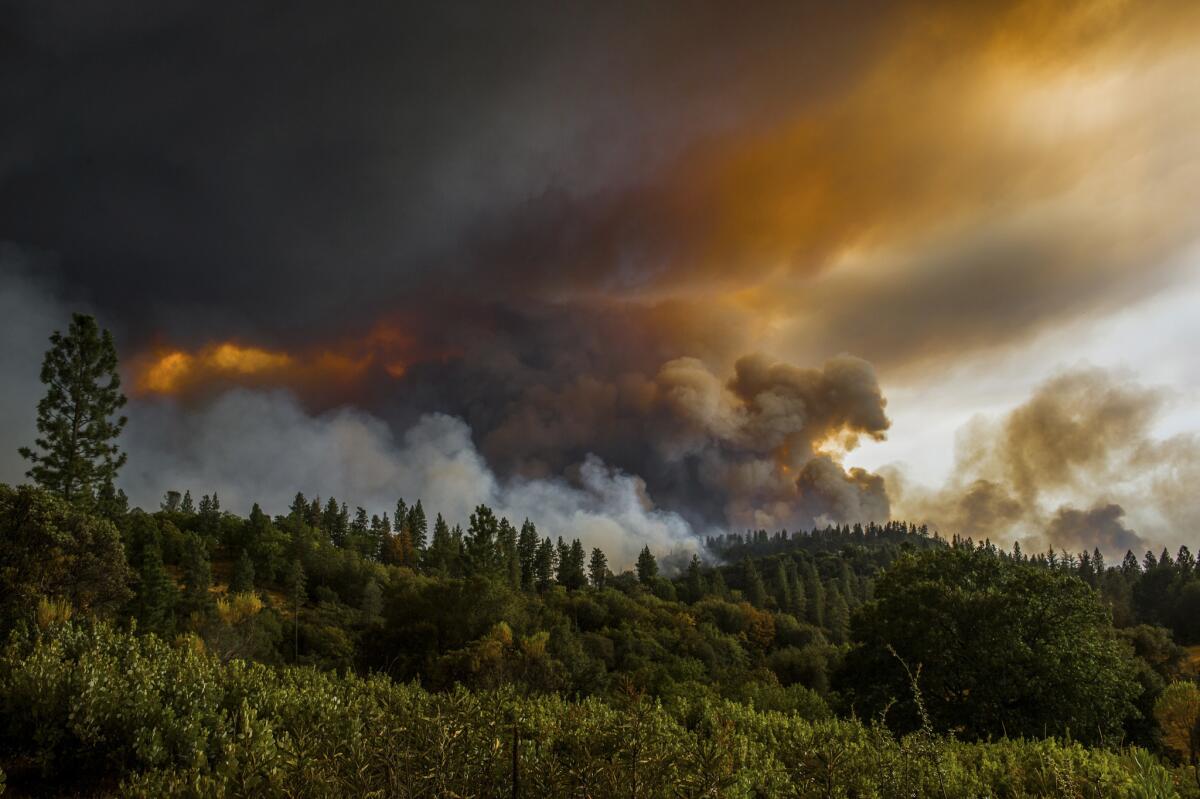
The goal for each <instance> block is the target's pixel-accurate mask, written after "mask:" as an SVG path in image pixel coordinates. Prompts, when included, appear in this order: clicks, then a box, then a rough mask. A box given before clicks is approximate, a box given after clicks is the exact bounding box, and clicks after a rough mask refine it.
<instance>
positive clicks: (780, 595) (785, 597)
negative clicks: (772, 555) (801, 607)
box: [773, 560, 792, 613]
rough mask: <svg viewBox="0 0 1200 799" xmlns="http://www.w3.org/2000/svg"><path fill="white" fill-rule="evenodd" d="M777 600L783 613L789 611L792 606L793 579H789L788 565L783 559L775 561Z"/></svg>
mask: <svg viewBox="0 0 1200 799" xmlns="http://www.w3.org/2000/svg"><path fill="white" fill-rule="evenodd" d="M774 582H775V585H774V586H773V587H774V589H775V602H776V604H777V605H778V606H779V610H780V612H781V613H788V612H790V611H791V608H792V581H791V580H789V579H788V573H787V567H786V566H784V564H783V560H777V561H776V562H775V580H774Z"/></svg>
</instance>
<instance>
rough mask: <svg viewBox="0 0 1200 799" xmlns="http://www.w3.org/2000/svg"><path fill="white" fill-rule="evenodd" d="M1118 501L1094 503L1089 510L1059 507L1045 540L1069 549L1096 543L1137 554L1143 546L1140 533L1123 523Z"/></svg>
mask: <svg viewBox="0 0 1200 799" xmlns="http://www.w3.org/2000/svg"><path fill="white" fill-rule="evenodd" d="M1124 515H1125V510H1124V508H1122V507H1121V506H1120V505H1115V504H1108V505H1097V506H1096V507H1094V508H1091V509H1090V510H1078V509H1076V508H1059V509H1058V512H1057V513H1055V514H1054V518H1052V519H1051V520H1050V526H1049V527H1048V528H1047V530H1046V536H1045V537H1046V541H1047V542H1048V543H1049V544H1050V545H1051V546H1054V547H1056V548H1057V549H1062V550H1066V551H1068V552H1080V551H1087V549H1088V547H1098V548H1099V549H1100V550H1101V551H1102V552H1125V551H1129V552H1133V553H1134V554H1140V553H1141V552H1142V551H1143V550H1144V549H1145V546H1146V543H1145V541H1143V540H1142V538H1141V536H1139V535H1138V534H1137V533H1135V532H1134V531H1133V530H1130V529H1129V528H1128V527H1126V526H1125V525H1124V524H1123V523H1122V517H1123V516H1124Z"/></svg>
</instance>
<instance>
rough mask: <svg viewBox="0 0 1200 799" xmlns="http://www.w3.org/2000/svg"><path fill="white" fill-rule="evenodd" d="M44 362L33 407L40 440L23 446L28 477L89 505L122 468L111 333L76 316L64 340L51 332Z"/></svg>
mask: <svg viewBox="0 0 1200 799" xmlns="http://www.w3.org/2000/svg"><path fill="white" fill-rule="evenodd" d="M50 344H51V346H50V349H49V350H48V351H47V352H46V357H45V359H44V360H43V361H42V373H41V379H42V383H44V384H45V386H46V396H44V397H43V398H42V399H41V401H40V402H38V406H37V430H38V438H37V439H36V440H35V442H34V446H33V447H22V448H21V449H20V453H21V456H22V457H24V458H26V459H27V460H29V461H30V463H31V464H32V467H31V468H30V470H29V471H28V472H27V473H26V476H28V477H31V478H33V480H34V481H35V482H36V483H37V484H38V485H40V486H42V487H44V488H46V489H49V490H50V491H53V492H54V493H56V494H58V495H59V496H61V497H62V498H63V499H65V500H67V501H68V502H72V501H80V500H82V501H84V502H90V501H92V500H93V499H94V498H95V496H96V493H97V492H98V491H99V490H100V489H101V488H103V487H104V486H108V485H112V484H113V483H114V482H115V480H116V476H117V471H118V470H119V469H120V468H121V466H123V465H124V464H125V453H123V452H121V450H120V448H119V447H118V446H117V444H116V439H117V436H119V435H120V433H121V430H122V429H123V428H124V427H125V422H126V419H125V417H124V416H120V417H116V418H114V415H115V414H116V413H117V411H119V410H120V409H121V408H122V407H123V406H124V405H125V395H124V394H122V393H121V377H120V375H119V374H118V372H117V348H116V346H115V345H114V344H113V338H112V334H111V333H109V332H108V331H107V330H101V329H100V327H99V326H98V325H97V324H96V320H95V319H94V318H92V317H91V316H86V315H84V314H75V315H74V316H72V318H71V326H70V328H69V329H68V331H67V335H65V336H64V335H62V333H60V332H58V331H55V332H54V334H53V335H52V336H50Z"/></svg>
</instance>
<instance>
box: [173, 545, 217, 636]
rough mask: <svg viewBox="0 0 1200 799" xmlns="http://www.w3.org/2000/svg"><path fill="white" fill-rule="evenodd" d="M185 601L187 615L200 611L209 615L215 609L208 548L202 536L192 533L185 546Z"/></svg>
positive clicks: (183, 606) (182, 608) (183, 562)
mask: <svg viewBox="0 0 1200 799" xmlns="http://www.w3.org/2000/svg"><path fill="white" fill-rule="evenodd" d="M180 566H181V567H182V569H183V601H182V603H181V605H182V607H181V610H182V611H183V613H185V614H187V615H191V614H193V613H198V614H200V615H201V616H208V615H209V614H211V613H212V610H213V605H214V602H213V597H212V593H211V592H210V590H209V589H210V588H212V565H211V564H210V563H209V560H208V549H206V548H205V546H204V541H203V540H202V539H201V538H200V536H198V535H196V534H194V533H193V534H191V535H189V536H188V537H187V540H186V541H185V542H184V546H183V558H182V561H181V563H180Z"/></svg>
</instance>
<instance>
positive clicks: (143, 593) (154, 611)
mask: <svg viewBox="0 0 1200 799" xmlns="http://www.w3.org/2000/svg"><path fill="white" fill-rule="evenodd" d="M141 549H142V559H141V564H140V568H139V569H138V588H137V600H136V602H137V620H138V626H139V627H140V628H141V629H142V630H144V631H145V632H151V633H156V634H157V635H160V636H163V637H166V636H168V635H170V634H171V633H173V632H174V630H175V601H176V591H175V584H174V583H173V582H171V576H170V575H169V574H167V570H166V568H164V567H163V560H162V547H161V546H160V545H159V543H158V537H157V536H151V537H149V538H148V539H147V540H146V541H143V542H142V547H141Z"/></svg>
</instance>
